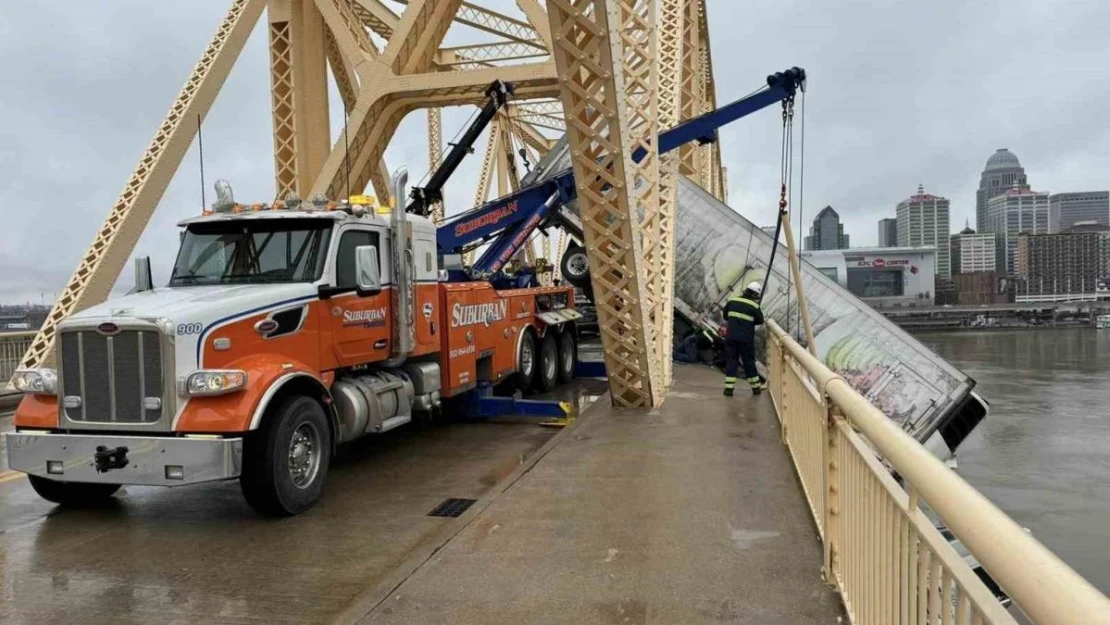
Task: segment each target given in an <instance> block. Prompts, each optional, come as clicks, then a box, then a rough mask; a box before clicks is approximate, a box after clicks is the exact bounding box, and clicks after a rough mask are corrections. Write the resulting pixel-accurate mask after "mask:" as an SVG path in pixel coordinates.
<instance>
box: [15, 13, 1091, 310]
mask: <svg viewBox="0 0 1110 625" xmlns="http://www.w3.org/2000/svg"><path fill="white" fill-rule="evenodd" d="M228 4H229V3H228V2H227V1H226V0H196V1H194V2H176V3H174V2H151V1H150V0H113V2H110V3H92V2H83V1H79V0H68V1H59V2H53V3H46V2H40V3H15V4H13V6H12V7H9V8H7V9H6V10H5V11H3V12H2V13H0V58H4V59H7V61H6V62H5V63H3V64H0V84H2V85H4V88H5V92H4V95H3V97H2V98H0V120H2V121H0V142H2V144H3V146H4V149H3V150H0V194H2V196H3V197H4V205H3V208H0V211H2V212H0V217H2V219H0V275H2V276H3V277H2V279H0V302H5V303H7V302H13V301H24V300H32V301H37V300H38V298H39V294H40V293H43V292H44V293H46V297H47V298H48V299H49V298H50V296H51V294H52V293H55V292H57V291H60V290H61V289H62V288H63V287H64V285H65V282H66V280H67V279H68V277H69V275H70V274H71V272H72V271H73V268H74V267H75V266H76V264H77V262H78V261H79V260H80V258H81V256H82V255H83V254H84V252H85V250H86V248H87V247H88V245H89V243H90V242H91V241H92V239H93V236H94V235H95V233H96V232H97V230H98V229H99V228H100V226H101V224H102V222H103V220H104V217H105V216H106V215H107V213H108V210H109V208H110V207H111V205H112V204H113V202H114V201H115V200H116V197H117V196H118V194H119V192H120V190H121V189H122V188H123V186H124V183H125V182H126V179H127V176H128V175H129V174H130V172H131V170H132V169H133V168H134V166H135V164H136V162H137V161H138V158H139V156H140V155H141V154H142V152H143V151H144V150H145V148H146V146H147V144H148V143H149V141H150V139H151V137H152V136H153V135H154V132H155V130H156V129H157V127H158V125H159V124H160V123H161V121H162V118H163V116H164V115H165V113H166V111H167V109H168V108H169V106H170V104H171V103H172V101H173V98H174V97H175V96H176V94H177V92H178V91H179V90H180V88H181V85H182V84H183V82H184V80H185V78H186V77H187V76H188V74H189V72H190V71H191V69H192V67H193V65H194V64H195V63H196V61H197V59H198V58H199V57H200V54H201V52H202V51H203V49H204V47H205V46H206V45H207V43H208V41H209V39H210V38H211V36H212V33H213V32H214V31H215V29H216V26H217V25H218V24H219V22H220V21H221V20H222V18H223V15H224V12H225V11H226V9H227V6H228ZM497 4H498V5H507V6H511V5H512V3H511V2H507V1H505V0H499V2H498V3H497ZM736 7H737V5H736V3H735V2H734V1H733V0H709V6H708V12H709V16H710V20H711V21H710V29H711V34H712V37H713V39H712V47H713V57H714V66H715V68H716V84H717V94H718V99H719V103H722V104H723V103H725V102H727V101H730V100H732V99H735V98H737V97H740V96H742V95H744V94H746V93H749V92H750V91H751V90H752V89H753V88H754V87H756V86H758V85H759V84H760V83H761V81H762V79H763V77H764V76H766V75H767V74H768V73H770V72H773V71H778V70H781V69H784V68H786V67H789V66H791V65H800V66H802V67H805V68H806V70H807V71H808V73H809V76H810V85H809V92H808V94H807V97H806V109H807V110H806V118H805V124H806V130H805V132H806V146H805V184H804V211H805V214H806V217H805V220H806V221H810V220H811V219H812V217H813V216H815V215H816V214H817V211H818V210H819V209H820V208H821V207H822V206H824V205H826V204H831V205H832V206H834V207H835V208H836V209H837V210H838V211H839V212H840V214H841V217H842V219H843V220H844V221H845V223H846V230H847V231H848V232H849V233H850V234H851V236H852V241H853V242H854V243H855V244H857V245H866V244H873V243H875V242H876V237H877V234H876V230H877V226H876V222H877V221H878V219H880V218H882V217H886V216H890V215H893V213H894V207H895V205H896V204H897V202H898V201H899V200H901V199H903V198H904V197H906V196H908V195H909V194H910V193H912V192H913V191H914V190H915V189H916V187H917V185H918V184H919V183H921V184H924V185H925V187H926V189H928V190H929V191H931V192H934V193H937V194H940V195H945V196H947V197H949V198H951V199H952V202H953V209H952V220H953V224H952V225H953V228H954V229H958V228H959V227H961V226H962V224H963V219H964V217H965V216H969V215H972V214H973V212H974V191H975V187H976V185H977V182H978V177H979V172H980V171H981V169H982V167H983V163H984V162H985V160H986V158H987V157H988V156H989V155H990V154H991V153H992V152H993V151H994V149H995V148H998V147H1008V148H1010V149H1011V151H1013V152H1014V153H1015V154H1017V155H1018V156H1019V158H1020V159H1021V160H1022V163H1023V164H1024V165H1025V167H1026V171H1027V173H1028V176H1029V180H1030V182H1031V184H1032V185H1033V186H1034V188H1037V189H1041V190H1050V191H1063V190H1083V189H1090V188H1103V189H1105V188H1106V187H1108V186H1110V180H1107V172H1108V171H1110V155H1108V154H1107V150H1108V148H1107V146H1108V145H1110V127H1107V126H1106V125H1105V124H1103V123H1101V119H1102V115H1101V113H1102V111H1103V109H1104V108H1105V106H1104V103H1103V99H1104V98H1103V94H1104V93H1106V92H1108V91H1110V77H1108V76H1107V75H1106V74H1105V72H1104V71H1102V67H1101V66H1100V65H1101V61H1102V60H1103V59H1104V57H1105V51H1104V43H1105V34H1104V31H1103V25H1105V24H1106V23H1110V5H1105V4H1104V3H1099V2H1097V1H1095V0H1089V1H1086V2H1082V1H1073V2H1067V3H1065V2H1055V3H1054V2H1046V1H1044V0H1014V1H1012V2H1005V3H1002V2H993V3H992V2H977V3H966V2H956V1H951V0H944V1H939V2H932V3H928V4H921V3H904V2H891V3H864V2H858V1H856V2H843V3H833V4H829V3H818V2H789V1H787V2H774V3H772V2H763V3H744V4H743V7H742V9H737V8H736ZM499 8H503V7H501V6H499ZM514 11H515V9H514ZM450 37H452V38H455V39H454V40H452V41H449V42H448V43H449V44H457V43H459V42H460V41H461V40H463V39H466V36H465V35H462V34H459V35H456V34H452V35H450ZM269 89H270V85H269V65H268V59H267V48H266V32H265V17H263V20H262V21H261V22H260V25H259V27H258V28H257V29H256V31H255V33H254V34H253V36H252V38H251V40H250V42H249V43H248V45H247V46H246V48H245V49H244V51H243V53H242V55H241V58H240V60H239V62H238V63H237V65H236V67H235V69H234V71H233V72H232V74H231V76H230V77H229V79H228V81H227V83H226V84H225V86H224V88H223V90H222V92H221V93H220V96H219V98H218V100H217V102H216V104H215V106H214V107H213V108H212V111H211V113H210V114H209V116H208V118H207V119H206V120H205V123H204V144H205V170H206V171H205V173H206V177H207V182H208V184H209V185H211V183H212V182H213V181H214V180H215V179H216V178H227V179H228V180H230V181H231V182H232V184H233V185H234V188H235V191H236V197H237V198H238V199H240V200H241V201H257V200H269V199H271V197H272V195H273V139H272V135H271V122H270V115H269V106H270V100H269V98H270V91H269ZM331 103H332V107H333V111H334V112H335V119H337V120H338V119H341V114H340V111H341V109H340V107H339V103H338V97H337V96H336V95H335V94H334V92H333V93H332V102H331ZM471 112H472V109H449V110H448V111H446V112H445V114H444V135H445V139H449V138H451V137H453V136H454V135H455V133H457V132H458V131H459V130H460V129H462V128H463V127H464V126H465V124H466V122H467V120H468V119H469V117H470V114H471ZM339 127H340V126H336V132H338V128H339ZM799 127H800V120H799ZM780 130H781V126H780V121H779V116H778V112H777V111H776V110H769V111H763V112H761V113H759V114H756V115H753V116H751V117H749V118H746V119H744V120H741V121H739V122H737V123H735V124H732V125H731V126H729V127H727V128H725V129H724V130H723V131H722V132H721V150H722V154H723V158H724V163H725V165H726V166H727V167H728V168H729V191H730V198H732V200H733V207H734V208H736V209H737V210H739V211H740V212H742V213H744V214H745V215H746V216H748V217H750V218H752V219H754V220H755V221H756V222H757V223H761V224H769V223H772V222H773V219H774V214H775V205H776V202H777V199H778V186H779V180H778V159H779V147H778V146H779V137H780V135H779V133H780ZM799 130H800V128H799V129H797V130H796V132H795V135H796V138H799V139H800V132H799ZM483 141H484V140H480V141H479V144H480V145H484V142H483ZM426 150H427V148H426V140H425V134H424V113H423V112H417V113H414V114H412V115H410V116H409V117H408V118H406V119H405V121H404V122H403V123H402V125H401V128H400V130H399V131H398V133H397V136H396V138H395V139H394V141H393V142H392V143H391V145H390V148H389V150H388V151H387V154H386V156H387V162H388V164H389V165H390V167H396V166H398V165H401V164H407V165H408V167H409V170H410V173H411V180H412V181H414V182H415V181H416V180H418V179H420V178H421V177H422V176H423V175H424V174H425V172H426V171H427V169H428V165H427V153H426ZM478 160H479V159H478V158H476V157H471V158H468V159H467V161H466V162H465V163H464V165H463V167H462V168H461V169H460V171H459V173H458V174H457V175H456V176H455V178H454V180H453V181H452V182H451V183H450V184H449V185H448V187H447V190H446V195H447V204H448V209H449V212H454V211H457V210H460V209H461V208H462V207H466V206H469V205H470V202H471V200H472V196H473V192H474V189H473V186H474V181H475V180H476V179H477V168H478V165H479V163H478ZM796 171H797V170H796ZM199 178H200V172H199V166H198V154H197V150H196V146H195V145H194V146H193V147H192V148H191V149H190V150H189V153H188V154H186V156H185V158H184V160H183V163H182V166H181V168H180V170H179V171H178V173H177V175H176V176H175V178H174V180H173V182H172V183H171V184H170V186H169V188H168V189H167V192H166V194H165V196H164V198H163V199H162V201H161V203H160V205H159V207H158V209H157V211H156V212H155V213H154V216H153V217H152V219H151V221H150V223H149V225H148V227H147V228H146V229H145V232H144V234H143V235H142V237H141V238H140V239H139V242H138V244H137V245H136V248H135V253H136V254H138V255H150V256H151V257H152V259H153V265H154V272H155V276H156V280H160V281H164V280H165V279H167V278H168V276H169V269H170V266H171V265H172V262H173V257H174V250H175V249H176V246H177V231H176V228H175V224H176V222H177V221H179V220H180V219H182V218H184V217H186V216H189V215H193V214H195V213H197V212H198V211H199V210H200V209H201V202H200V186H199ZM495 191H496V190H495ZM801 191H802V188H801V185H797V188H796V191H795V198H794V205H793V206H792V208H794V209H796V210H795V212H794V215H795V218H797V216H798V213H799V212H801V210H800V209H801V208H802V207H801V206H799V200H801V199H802V198H801V197H800V196H801ZM207 194H208V196H209V201H211V195H212V193H211V190H210V189H209V190H208V191H207ZM806 227H808V225H807V226H806ZM123 276H124V277H123V278H122V279H121V281H120V286H121V287H123V288H127V286H129V283H130V271H127V270H125V271H124V272H123Z"/></svg>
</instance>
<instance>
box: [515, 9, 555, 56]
mask: <svg viewBox="0 0 1110 625" xmlns="http://www.w3.org/2000/svg"><path fill="white" fill-rule="evenodd" d="M516 5H517V7H519V8H520V10H521V11H522V12H523V13H524V16H525V17H527V18H528V24H529V25H530V26H531V27H532V29H533V30H535V31H536V37H537V38H538V39H539V40H540V41H541V42H542V43H543V46H544V47H545V48H547V49H548V50H550V49H551V22H550V21H548V19H547V11H546V10H545V9H544V8H543V7H542V6H540V3H539V0H516Z"/></svg>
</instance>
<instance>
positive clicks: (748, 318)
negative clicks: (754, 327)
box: [728, 312, 755, 321]
mask: <svg viewBox="0 0 1110 625" xmlns="http://www.w3.org/2000/svg"><path fill="white" fill-rule="evenodd" d="M728 316H729V318H732V319H743V320H744V321H755V317H753V316H751V315H745V314H744V313H738V312H730V313H729V314H728Z"/></svg>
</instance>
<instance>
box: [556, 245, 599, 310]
mask: <svg viewBox="0 0 1110 625" xmlns="http://www.w3.org/2000/svg"><path fill="white" fill-rule="evenodd" d="M561 267H562V270H563V278H564V279H565V280H566V281H567V282H569V283H571V284H572V285H574V286H576V287H579V288H581V289H588V287H589V285H590V263H589V258H588V257H587V256H586V248H584V247H582V246H580V245H571V246H569V247H567V251H566V252H563V259H562V263H561ZM591 299H593V298H592V294H591Z"/></svg>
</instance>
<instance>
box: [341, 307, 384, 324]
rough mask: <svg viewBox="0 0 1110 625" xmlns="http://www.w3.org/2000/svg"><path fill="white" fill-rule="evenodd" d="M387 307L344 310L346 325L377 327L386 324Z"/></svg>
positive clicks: (344, 322)
mask: <svg viewBox="0 0 1110 625" xmlns="http://www.w3.org/2000/svg"><path fill="white" fill-rule="evenodd" d="M385 312H386V311H385V308H371V309H369V310H344V311H343V325H344V326H365V327H368V328H370V327H376V326H383V325H385Z"/></svg>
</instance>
